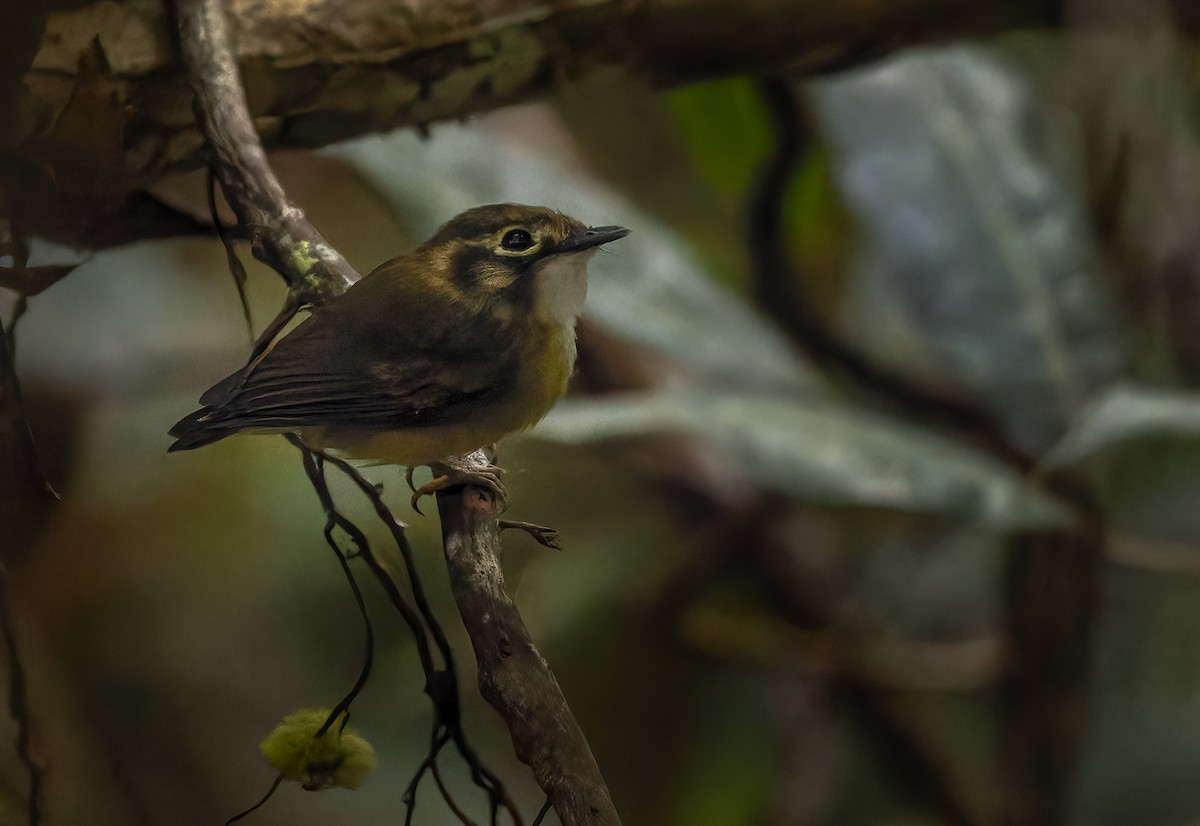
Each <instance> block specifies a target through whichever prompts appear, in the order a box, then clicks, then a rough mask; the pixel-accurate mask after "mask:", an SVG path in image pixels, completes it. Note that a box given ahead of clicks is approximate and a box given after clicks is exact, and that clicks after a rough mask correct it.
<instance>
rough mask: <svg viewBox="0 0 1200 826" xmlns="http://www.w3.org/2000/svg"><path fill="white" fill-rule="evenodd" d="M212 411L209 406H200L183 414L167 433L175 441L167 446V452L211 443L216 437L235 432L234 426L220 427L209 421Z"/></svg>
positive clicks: (223, 436) (221, 437)
mask: <svg viewBox="0 0 1200 826" xmlns="http://www.w3.org/2000/svg"><path fill="white" fill-rule="evenodd" d="M212 412H213V408H211V407H202V408H200V409H199V410H197V411H196V412H194V413H189V414H188V415H187V416H184V417H183V418H182V419H180V420H179V421H178V422H176V423H175V426H174V427H172V428H171V429H170V430H168V431H167V433H168V434H169V435H171V436H174V437H175V441H174V442H173V443H172V444H171V446H170V447H168V448H167V452H168V453H174V452H175V451H177V450H191V449H192V448H197V447H203V446H204V445H207V444H212V443H213V442H215V441H217V440H218V439H224V438H225V437H226V436H231V435H233V434H234V433H236V432H237V429H236V428H229V427H221V426H219V425H216V424H215V423H213V422H211V421H209V415H210V414H211V413H212Z"/></svg>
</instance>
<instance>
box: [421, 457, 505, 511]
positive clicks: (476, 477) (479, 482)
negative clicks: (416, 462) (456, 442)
mask: <svg viewBox="0 0 1200 826" xmlns="http://www.w3.org/2000/svg"><path fill="white" fill-rule="evenodd" d="M434 473H435V474H436V475H435V476H434V477H433V479H431V480H430V481H428V482H426V483H425V484H423V485H421V487H419V488H418V487H414V485H413V478H412V477H413V471H412V468H409V469H408V470H407V472H406V473H405V480H406V481H407V482H408V487H409V490H411V491H412V498H411V499H410V500H409V504H411V505H412V509H413V510H415V511H416V512H417V513H419V514H421V515H422V516H424V515H425V514H424V513H423V512H422V511H421V506H420V502H421V499H422V498H423V497H425V496H429V495H431V494H434V493H437V492H438V491H443V490H449V489H452V488H461V487H474V488H483V489H484V490H485V491H487V493H488V494H489V495H491V496H492V498H493V499H495V500H496V501H497V502H499V503H500V512H501V513H503V512H504V511H505V510H507V509H508V491H506V490H505V489H504V483H503V482H502V481H501V479H502V478H503V476H504V471H503V470H502V469H501V468H498V467H496V466H495V465H485V466H483V467H475V468H471V469H469V470H467V469H464V468H457V467H452V466H449V465H444V464H440V463H439V464H438V465H437V466H436V469H434Z"/></svg>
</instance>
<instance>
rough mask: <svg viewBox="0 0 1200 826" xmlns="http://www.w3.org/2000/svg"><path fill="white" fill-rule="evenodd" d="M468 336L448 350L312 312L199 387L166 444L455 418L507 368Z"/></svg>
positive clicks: (501, 381)
mask: <svg viewBox="0 0 1200 826" xmlns="http://www.w3.org/2000/svg"><path fill="white" fill-rule="evenodd" d="M470 338H472V339H476V340H475V341H474V342H473V344H474V346H473V347H468V348H461V347H460V348H457V349H451V348H447V347H446V346H445V345H444V344H434V345H430V344H429V343H425V344H418V343H416V342H414V341H413V340H412V339H411V337H410V336H406V335H403V334H398V333H397V332H396V331H394V330H371V329H369V328H363V327H361V326H359V327H355V326H354V325H343V324H339V323H337V320H336V319H329V318H328V317H321V316H313V317H311V318H309V319H308V320H307V321H305V322H304V323H303V324H301V325H300V326H299V327H297V328H296V329H295V330H293V331H292V332H291V333H289V334H288V335H286V336H284V337H283V338H282V339H280V340H279V341H278V342H277V343H276V344H275V346H274V347H273V348H272V349H271V350H270V351H269V352H268V353H267V354H266V355H265V356H264V357H263V358H261V359H260V360H259V361H258V362H256V363H254V364H251V365H248V366H247V367H246V368H244V369H243V370H241V371H239V372H238V373H235V374H234V375H232V376H230V377H228V378H226V379H225V380H223V381H221V382H218V383H217V384H216V385H214V386H213V387H212V388H211V389H210V390H209V391H208V392H207V393H205V394H204V396H203V397H201V404H203V405H205V407H203V408H202V409H201V410H197V411H196V412H195V413H193V414H192V415H191V416H188V417H186V418H185V419H183V420H182V421H180V422H179V423H178V424H177V425H176V426H175V427H174V428H172V431H171V433H172V435H174V436H177V437H179V440H180V441H179V443H177V445H176V446H174V448H173V449H182V448H188V447H196V446H199V445H201V444H205V443H206V442H209V441H214V440H215V439H219V438H221V437H222V436H225V435H228V434H229V433H232V432H235V431H238V430H265V429H275V428H279V429H289V428H300V427H313V426H322V425H337V426H349V427H354V426H358V427H369V428H382V429H396V430H399V429H407V428H419V427H428V426H433V425H440V424H449V423H453V422H456V421H459V420H461V418H462V417H463V416H465V415H467V413H468V411H470V410H472V409H475V408H476V406H477V405H479V404H487V403H489V402H490V401H493V400H494V399H495V398H496V397H498V396H499V395H500V394H501V393H502V392H504V388H505V387H506V386H508V384H509V383H510V382H509V379H510V378H511V375H510V374H511V371H512V370H514V369H515V364H510V363H507V360H505V359H497V357H496V351H495V349H494V348H490V347H487V346H485V345H486V344H487V342H486V341H478V340H477V339H478V338H479V337H478V336H473V337H470ZM498 362H499V363H498Z"/></svg>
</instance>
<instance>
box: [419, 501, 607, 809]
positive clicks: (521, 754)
mask: <svg viewBox="0 0 1200 826" xmlns="http://www.w3.org/2000/svg"><path fill="white" fill-rule="evenodd" d="M437 502H438V512H439V513H440V515H441V518H442V544H443V546H444V548H445V551H446V565H447V567H448V568H449V570H450V585H451V587H452V589H453V591H454V599H455V602H456V603H457V604H458V610H459V612H460V613H461V614H462V618H463V623H464V624H465V625H466V627H467V633H468V634H469V635H470V637H471V645H472V646H473V647H474V649H475V660H476V662H477V664H478V666H479V690H480V692H481V693H482V694H483V697H484V699H486V700H487V701H488V702H489V703H491V704H492V706H493V707H495V709H496V710H497V711H499V712H500V715H501V716H502V717H503V718H504V722H505V723H506V724H507V725H508V728H509V732H510V733H511V734H512V740H513V745H514V747H515V748H516V752H517V757H518V758H519V759H520V760H521V761H522V762H523V763H525V764H526V765H528V766H529V767H530V768H532V769H533V774H534V777H535V778H536V779H537V782H538V784H539V785H540V786H541V787H542V789H543V790H544V791H545V792H546V795H547V797H549V798H550V800H551V802H552V803H553V805H554V810H555V812H557V813H558V817H559V820H560V821H562V823H563V826H583V825H584V824H588V826H619V824H620V822H621V820H620V818H619V817H618V816H617V811H616V808H615V807H614V806H613V803H612V798H611V797H610V796H609V793H608V787H607V786H606V785H605V783H604V778H603V777H602V776H601V775H600V769H599V768H598V767H597V765H596V760H595V758H594V757H593V756H592V750H591V747H590V746H589V745H588V743H587V740H586V738H585V737H584V735H583V731H582V730H581V729H580V728H579V724H578V723H577V722H576V721H575V716H574V715H573V714H572V713H571V709H570V708H569V707H568V706H567V701H566V699H565V698H564V697H563V693H562V690H561V689H560V688H559V686H558V681H557V680H555V679H554V675H553V674H552V673H551V672H550V668H549V667H548V666H547V665H546V661H545V660H544V659H542V656H541V654H539V653H538V651H537V649H536V648H535V647H534V645H533V640H532V639H530V636H529V632H528V631H527V630H526V628H525V623H524V621H523V620H522V619H521V615H520V613H518V611H517V608H516V606H515V605H514V604H513V602H512V600H511V599H509V597H508V594H507V593H505V590H504V574H503V572H502V571H501V567H500V538H499V533H498V524H497V513H496V508H497V505H496V503H495V502H494V501H493V500H492V499H491V498H490V497H488V496H487V495H485V494H484V493H483V492H481V491H479V490H476V489H474V488H462V489H459V490H451V491H441V492H439V493H438V497H437Z"/></svg>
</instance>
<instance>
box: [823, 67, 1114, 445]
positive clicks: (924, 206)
mask: <svg viewBox="0 0 1200 826" xmlns="http://www.w3.org/2000/svg"><path fill="white" fill-rule="evenodd" d="M815 98H816V102H817V110H818V112H819V114H820V120H821V124H822V126H823V128H824V130H825V132H826V134H827V136H828V138H829V141H830V143H831V147H832V155H833V159H834V174H835V177H836V178H837V179H838V180H839V181H840V183H841V187H842V191H843V194H844V195H845V197H846V198H847V201H848V203H849V205H850V207H851V209H852V210H853V211H854V212H856V213H857V215H858V217H859V219H860V221H861V224H862V227H863V229H864V232H865V236H866V239H867V241H868V247H869V251H868V255H867V257H866V259H865V261H864V263H863V267H862V273H861V277H863V278H868V279H870V278H875V279H885V280H887V281H890V282H892V283H893V284H894V285H895V290H896V292H898V293H899V300H900V301H901V302H903V304H904V309H905V310H907V312H908V313H910V314H911V320H912V322H913V325H914V327H916V328H917V329H918V330H920V331H921V333H922V335H923V336H925V337H926V338H927V339H928V340H929V342H930V345H931V347H932V349H933V350H934V351H935V352H936V353H937V354H938V356H939V357H940V358H941V359H942V360H943V361H944V363H945V364H947V365H948V366H949V367H950V368H951V373H952V378H951V380H955V379H957V381H958V382H960V383H962V384H964V385H966V386H967V387H968V388H970V389H971V390H972V391H973V392H974V393H976V394H977V395H979V396H980V397H981V398H982V399H983V400H984V401H985V402H986V403H987V404H988V405H989V406H990V407H991V408H993V409H994V410H995V411H996V412H997V413H998V414H999V416H1000V417H1001V419H1002V421H1003V422H1004V423H1005V425H1006V427H1007V430H1008V432H1009V434H1010V436H1011V438H1012V439H1013V440H1014V442H1015V443H1016V444H1017V445H1019V446H1020V447H1021V448H1022V449H1024V450H1026V451H1028V452H1030V453H1031V454H1035V455H1036V454H1039V453H1041V452H1042V451H1043V450H1045V449H1046V448H1048V447H1049V446H1050V445H1051V444H1053V443H1054V441H1055V440H1056V439H1057V438H1058V437H1059V436H1060V435H1061V433H1062V432H1063V430H1064V429H1065V427H1066V425H1067V423H1068V422H1069V421H1070V419H1071V418H1072V415H1073V413H1074V412H1075V411H1076V410H1077V409H1078V408H1079V406H1080V405H1081V404H1082V403H1083V402H1084V401H1085V400H1086V399H1087V397H1088V396H1089V395H1090V394H1091V393H1093V392H1094V391H1095V390H1096V389H1097V388H1098V387H1101V386H1103V385H1104V384H1105V383H1107V382H1109V381H1111V380H1112V379H1113V378H1114V376H1115V375H1116V374H1117V372H1118V369H1119V363H1120V360H1121V353H1120V351H1119V348H1118V346H1117V344H1116V342H1117V341H1118V331H1117V328H1116V325H1115V323H1114V321H1113V320H1112V318H1110V313H1109V310H1108V307H1107V304H1106V299H1105V296H1104V295H1103V293H1102V292H1101V290H1100V288H1099V279H1098V278H1097V271H1098V269H1099V265H1098V262H1097V255H1096V253H1095V250H1094V244H1093V238H1092V234H1091V230H1090V228H1089V226H1088V222H1087V217H1086V215H1085V213H1084V209H1083V207H1082V206H1081V201H1080V198H1079V197H1078V196H1077V194H1076V193H1074V192H1072V191H1071V190H1070V188H1069V187H1068V186H1067V185H1065V184H1064V182H1063V181H1062V180H1060V178H1059V177H1058V175H1057V173H1056V170H1055V169H1054V168H1053V165H1052V163H1051V162H1050V161H1049V160H1048V157H1049V152H1048V151H1047V149H1046V147H1045V146H1044V145H1043V143H1044V142H1043V141H1041V140H1040V139H1039V135H1038V131H1037V128H1036V126H1037V124H1038V123H1039V118H1040V117H1041V114H1042V112H1041V111H1040V108H1039V106H1040V101H1039V99H1038V98H1037V96H1036V95H1035V93H1034V90H1033V89H1032V88H1031V86H1030V84H1029V83H1028V82H1027V80H1026V79H1025V78H1024V77H1023V76H1022V75H1020V74H1019V73H1018V72H1017V71H1016V70H1015V69H1014V68H1013V67H1012V66H1010V65H1009V64H1008V63H1006V62H1004V61H1002V60H1001V59H1000V58H999V57H998V56H997V55H996V54H995V53H994V52H991V51H988V50H985V49H982V48H978V47H956V48H949V49H943V50H940V51H923V52H918V53H910V54H908V55H906V56H903V57H900V58H898V59H895V60H891V61H889V62H887V63H884V64H882V65H878V66H875V67H872V68H870V69H866V70H863V71H857V72H853V73H850V74H848V75H846V76H843V77H841V78H838V79H835V80H830V81H825V82H822V83H819V84H817V85H816V86H815Z"/></svg>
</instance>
